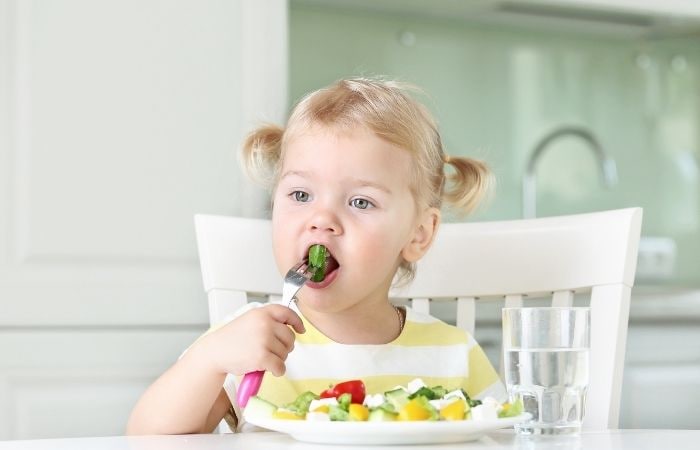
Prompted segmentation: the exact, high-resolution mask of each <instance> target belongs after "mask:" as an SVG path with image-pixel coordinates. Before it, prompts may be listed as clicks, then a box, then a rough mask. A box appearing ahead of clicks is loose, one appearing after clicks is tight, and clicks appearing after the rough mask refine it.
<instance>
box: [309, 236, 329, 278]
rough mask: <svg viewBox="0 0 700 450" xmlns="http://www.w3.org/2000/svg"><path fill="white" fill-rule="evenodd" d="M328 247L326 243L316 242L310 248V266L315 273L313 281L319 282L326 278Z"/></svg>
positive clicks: (312, 276)
mask: <svg viewBox="0 0 700 450" xmlns="http://www.w3.org/2000/svg"><path fill="white" fill-rule="evenodd" d="M327 257H328V249H326V247H325V246H324V245H321V244H316V245H312V246H311V247H310V248H309V266H310V269H311V270H312V272H313V274H312V275H311V281H315V282H319V281H323V279H324V278H326V258H327Z"/></svg>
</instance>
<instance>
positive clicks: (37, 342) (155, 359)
mask: <svg viewBox="0 0 700 450" xmlns="http://www.w3.org/2000/svg"><path fill="white" fill-rule="evenodd" d="M286 83H287V4H286V2H285V1H284V0H265V1H256V0H205V1H202V0H197V1H194V0H190V1H187V0H177V1H158V0H120V1H114V0H54V1H40V0H0V440H2V439H19V438H22V439H26V438H39V437H60V436H89V435H109V434H122V433H123V431H124V426H125V423H126V419H127V416H128V413H129V411H130V409H131V407H132V406H133V403H134V402H135V400H136V398H137V397H138V396H139V395H140V393H141V392H142V391H143V389H144V388H145V387H146V385H147V384H148V383H150V381H151V380H152V379H153V378H154V377H155V376H157V374H159V373H160V372H162V371H163V370H164V369H165V368H166V367H167V366H168V365H169V364H170V363H172V361H173V359H174V358H176V357H177V355H178V354H179V353H180V352H181V351H182V349H183V348H184V347H185V346H186V345H188V343H190V342H191V341H192V340H193V339H194V338H195V337H196V336H197V335H198V334H199V333H200V332H201V331H202V330H203V329H204V328H205V327H206V322H207V311H206V299H205V296H204V293H203V292H202V287H201V280H200V275H199V266H198V261H197V256H196V247H195V240H194V232H193V226H192V216H193V214H194V213H197V212H204V213H217V214H231V215H254V216H260V215H263V214H264V196H263V195H262V193H261V192H260V191H258V190H255V189H254V188H252V187H251V186H250V185H249V184H248V183H246V182H245V181H244V180H243V178H242V176H241V175H240V172H239V170H238V167H237V159H236V158H237V154H236V151H237V147H238V145H239V143H240V141H241V140H242V138H243V136H244V133H245V132H246V131H247V130H248V129H249V128H250V127H251V126H252V125H254V124H255V123H258V122H259V121H263V120H272V121H278V122H279V121H281V120H282V119H283V116H284V111H285V108H286V98H287V93H286V89H287V87H286Z"/></svg>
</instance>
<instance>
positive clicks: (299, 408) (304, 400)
mask: <svg viewBox="0 0 700 450" xmlns="http://www.w3.org/2000/svg"><path fill="white" fill-rule="evenodd" d="M312 400H318V395H316V394H314V393H313V392H311V391H306V392H304V393H303V394H300V395H299V396H298V397H297V398H296V399H295V400H294V401H293V402H292V403H288V404H286V405H284V408H285V409H288V410H290V411H294V412H295V413H297V414H299V415H300V416H303V415H304V414H306V413H307V412H309V405H310V404H311V401H312Z"/></svg>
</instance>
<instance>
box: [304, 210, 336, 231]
mask: <svg viewBox="0 0 700 450" xmlns="http://www.w3.org/2000/svg"><path fill="white" fill-rule="evenodd" d="M309 230H311V231H314V232H319V231H320V232H328V233H331V234H340V233H342V227H341V226H340V221H339V220H338V217H337V216H336V215H335V214H333V213H332V212H330V211H328V210H322V211H317V212H316V213H315V214H314V215H313V217H312V218H311V220H310V221H309Z"/></svg>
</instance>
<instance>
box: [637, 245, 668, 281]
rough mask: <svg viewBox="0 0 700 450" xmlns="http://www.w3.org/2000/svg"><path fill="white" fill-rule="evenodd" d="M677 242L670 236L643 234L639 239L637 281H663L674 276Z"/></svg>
mask: <svg viewBox="0 0 700 450" xmlns="http://www.w3.org/2000/svg"><path fill="white" fill-rule="evenodd" d="M675 265H676V242H675V241H674V240H673V239H671V238H668V237H657V236H643V237H642V238H641V239H640V241H639V254H638V257H637V273H636V279H637V281H663V280H668V279H669V278H671V277H672V276H673V271H674V268H675Z"/></svg>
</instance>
